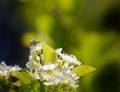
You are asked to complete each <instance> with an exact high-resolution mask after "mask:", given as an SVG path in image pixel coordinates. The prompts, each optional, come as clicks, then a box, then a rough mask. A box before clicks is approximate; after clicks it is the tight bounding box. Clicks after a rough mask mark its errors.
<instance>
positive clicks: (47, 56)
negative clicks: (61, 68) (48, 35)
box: [42, 42, 56, 62]
mask: <svg viewBox="0 0 120 92" xmlns="http://www.w3.org/2000/svg"><path fill="white" fill-rule="evenodd" d="M42 46H43V54H44V60H45V62H54V61H55V59H56V55H55V51H54V49H53V48H52V47H50V46H49V45H47V44H46V43H45V42H42Z"/></svg>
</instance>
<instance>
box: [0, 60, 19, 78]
mask: <svg viewBox="0 0 120 92" xmlns="http://www.w3.org/2000/svg"><path fill="white" fill-rule="evenodd" d="M18 70H21V68H20V67H19V66H18V65H15V66H7V65H6V64H5V62H1V63H0V76H5V77H8V76H9V74H10V73H11V72H14V71H18Z"/></svg>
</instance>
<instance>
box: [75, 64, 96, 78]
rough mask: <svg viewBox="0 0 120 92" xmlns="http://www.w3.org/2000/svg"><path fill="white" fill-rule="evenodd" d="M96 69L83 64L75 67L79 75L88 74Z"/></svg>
mask: <svg viewBox="0 0 120 92" xmlns="http://www.w3.org/2000/svg"><path fill="white" fill-rule="evenodd" d="M94 70H95V68H93V67H91V66H89V65H81V66H78V67H76V68H74V71H75V72H76V75H77V76H83V75H85V74H88V73H90V72H92V71H94Z"/></svg>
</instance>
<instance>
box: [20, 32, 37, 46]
mask: <svg viewBox="0 0 120 92" xmlns="http://www.w3.org/2000/svg"><path fill="white" fill-rule="evenodd" d="M32 39H36V33H34V32H26V33H24V34H23V35H22V38H21V42H22V44H23V45H24V46H27V47H28V46H29V43H30V41H31V40H32Z"/></svg>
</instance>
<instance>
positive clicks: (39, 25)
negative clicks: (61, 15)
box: [35, 14, 54, 34]
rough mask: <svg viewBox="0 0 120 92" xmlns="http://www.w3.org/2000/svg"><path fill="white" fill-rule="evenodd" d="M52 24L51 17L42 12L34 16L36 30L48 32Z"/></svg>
mask: <svg viewBox="0 0 120 92" xmlns="http://www.w3.org/2000/svg"><path fill="white" fill-rule="evenodd" d="M53 26H54V21H53V18H52V17H51V16H49V15H46V14H43V15H40V16H38V17H37V18H36V20H35V27H36V29H37V31H39V32H43V33H47V34H49V33H50V32H51V30H52V28H53Z"/></svg>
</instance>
